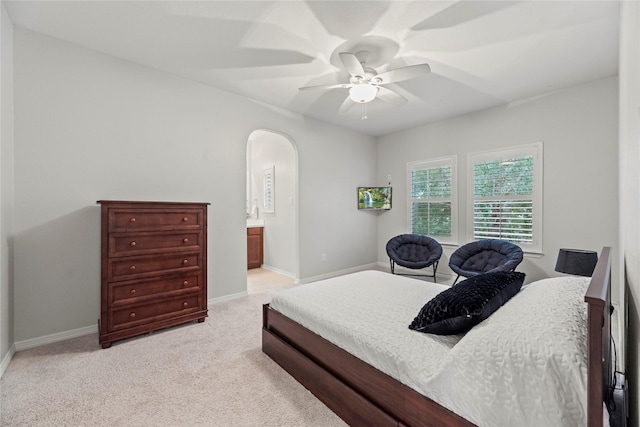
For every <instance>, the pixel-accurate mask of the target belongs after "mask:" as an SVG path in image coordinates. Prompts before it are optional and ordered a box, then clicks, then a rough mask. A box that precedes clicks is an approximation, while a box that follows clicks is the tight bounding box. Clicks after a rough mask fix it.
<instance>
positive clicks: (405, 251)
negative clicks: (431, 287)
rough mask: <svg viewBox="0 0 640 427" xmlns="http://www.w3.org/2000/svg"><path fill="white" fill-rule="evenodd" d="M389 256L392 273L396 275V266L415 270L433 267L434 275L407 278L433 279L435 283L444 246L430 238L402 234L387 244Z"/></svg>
mask: <svg viewBox="0 0 640 427" xmlns="http://www.w3.org/2000/svg"><path fill="white" fill-rule="evenodd" d="M387 255H389V263H390V264H391V273H393V274H396V272H395V265H396V264H398V265H400V266H402V267H406V268H411V269H414V270H418V269H422V268H426V267H429V266H432V267H433V275H429V274H405V276H426V277H433V281H434V282H435V281H436V270H437V269H438V262H439V261H440V257H441V256H442V246H441V245H440V243H438V242H437V241H436V240H435V239H433V238H431V237H429V236H423V235H420V234H401V235H399V236H396V237H394V238H392V239H391V240H389V241H388V242H387ZM398 274H401V273H398Z"/></svg>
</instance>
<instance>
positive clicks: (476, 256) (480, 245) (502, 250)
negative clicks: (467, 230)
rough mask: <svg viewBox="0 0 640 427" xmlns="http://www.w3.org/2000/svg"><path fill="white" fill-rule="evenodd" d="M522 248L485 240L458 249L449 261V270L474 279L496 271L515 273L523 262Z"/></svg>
mask: <svg viewBox="0 0 640 427" xmlns="http://www.w3.org/2000/svg"><path fill="white" fill-rule="evenodd" d="M522 258H523V253H522V249H521V248H520V246H518V245H516V244H514V243H511V242H508V241H506V240H500V239H483V240H476V241H475V242H471V243H467V244H465V245H462V246H460V247H459V248H458V249H456V250H455V251H454V252H453V253H452V254H451V258H450V259H449V268H451V269H452V270H453V271H454V272H455V273H457V274H458V277H456V280H455V281H454V282H453V284H454V285H455V284H456V283H457V282H458V279H459V278H460V276H464V277H467V278H468V277H473V276H477V275H479V274H483V273H490V272H494V271H513V270H515V269H516V267H517V266H518V264H520V263H521V262H522Z"/></svg>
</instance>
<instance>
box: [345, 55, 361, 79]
mask: <svg viewBox="0 0 640 427" xmlns="http://www.w3.org/2000/svg"><path fill="white" fill-rule="evenodd" d="M339 55H340V60H341V61H342V63H343V64H344V67H345V68H346V69H347V71H348V72H349V74H351V75H352V76H354V77H364V68H363V67H362V64H361V63H360V61H359V60H358V58H356V56H355V55H354V54H353V53H349V52H340V53H339Z"/></svg>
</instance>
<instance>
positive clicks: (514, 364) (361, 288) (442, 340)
mask: <svg viewBox="0 0 640 427" xmlns="http://www.w3.org/2000/svg"><path fill="white" fill-rule="evenodd" d="M588 281H589V280H588V279H587V278H577V277H562V278H553V279H545V280H542V281H538V282H535V283H532V284H530V285H527V286H525V287H524V288H523V289H522V291H520V293H518V294H517V295H516V296H515V297H514V298H513V299H511V300H510V301H509V302H507V304H505V305H504V306H503V307H502V308H500V309H499V310H498V311H497V312H495V313H494V314H493V315H492V316H490V317H489V318H488V319H487V320H485V321H484V322H482V323H481V324H479V325H478V326H476V327H475V328H473V329H472V330H471V331H469V332H468V333H467V334H466V335H465V336H464V337H462V336H437V335H430V334H423V333H419V332H416V331H412V330H409V329H408V325H409V323H411V321H412V320H413V318H414V317H415V315H416V314H417V313H418V312H419V311H420V308H421V307H422V306H423V305H424V304H425V303H426V302H427V301H428V300H429V299H431V298H432V297H433V296H435V295H436V294H438V293H439V292H441V291H442V290H444V289H446V288H447V286H444V285H438V284H433V283H428V282H424V281H419V280H415V279H410V278H406V277H400V276H394V275H391V274H388V273H383V272H379V271H365V272H360V273H354V274H350V275H347V276H341V277H336V278H332V279H328V280H324V281H320V282H315V283H311V284H307V285H301V286H298V287H295V288H291V289H287V290H284V291H281V292H280V293H278V294H276V295H275V296H274V298H273V300H272V301H271V307H272V308H274V309H275V310H277V311H279V312H281V313H283V314H285V315H286V316H287V317H289V318H291V319H292V320H294V321H296V322H298V323H300V324H301V325H303V326H305V327H306V328H307V329H310V330H312V331H313V332H315V333H317V334H318V335H320V336H322V337H324V338H326V339H327V340H329V341H331V342H333V343H334V344H336V345H338V346H339V347H341V348H343V349H345V350H346V351H348V352H349V353H351V354H353V355H355V356H356V357H358V358H360V359H362V360H364V361H365V362H367V363H369V364H370V365H372V366H374V367H376V368H377V369H379V370H380V371H382V372H385V373H386V374H388V375H390V376H391V377H393V378H395V379H397V380H398V381H400V382H402V383H404V384H406V385H407V386H409V387H411V388H413V389H414V390H416V391H418V392H420V393H422V394H424V395H425V396H427V397H429V398H431V399H433V400H435V401H436V402H438V403H440V404H441V405H443V406H445V407H447V408H449V409H451V410H452V411H453V412H455V413H457V414H459V415H461V416H463V417H464V418H466V419H468V420H470V421H472V422H473V423H475V424H478V425H479V426H505V427H506V426H509V427H511V426H536V427H537V426H583V425H586V414H587V410H586V400H587V398H586V396H587V392H586V389H587V384H586V375H587V356H586V354H587V350H586V343H587V341H586V334H587V331H586V305H585V303H584V293H585V291H586V287H587V285H588Z"/></svg>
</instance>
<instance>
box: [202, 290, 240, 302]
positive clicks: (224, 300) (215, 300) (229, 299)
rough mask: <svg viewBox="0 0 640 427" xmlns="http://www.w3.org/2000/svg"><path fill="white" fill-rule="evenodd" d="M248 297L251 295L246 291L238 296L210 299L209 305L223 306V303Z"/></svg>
mask: <svg viewBox="0 0 640 427" xmlns="http://www.w3.org/2000/svg"><path fill="white" fill-rule="evenodd" d="M247 295H249V293H248V292H247V291H244V292H238V293H237V294H231V295H224V296H221V297H217V298H210V299H209V300H207V305H215V304H221V303H223V302H227V301H231V300H234V299H238V298H242V297H246V296H247Z"/></svg>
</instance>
